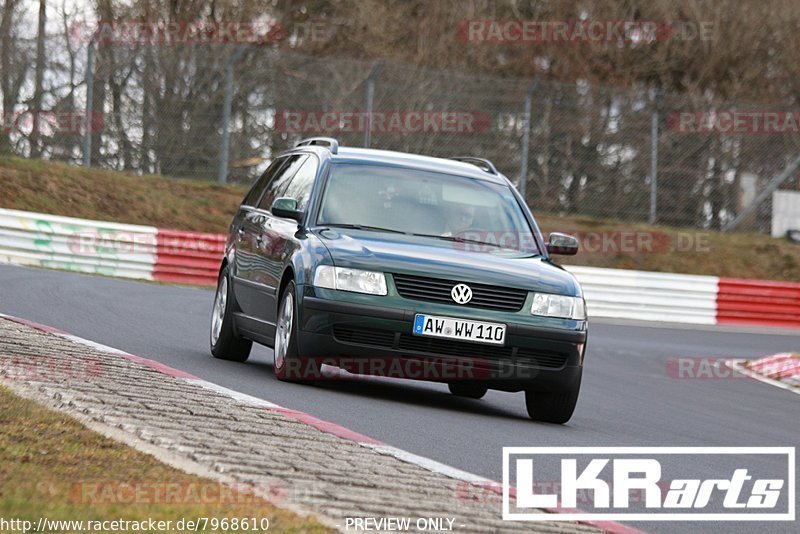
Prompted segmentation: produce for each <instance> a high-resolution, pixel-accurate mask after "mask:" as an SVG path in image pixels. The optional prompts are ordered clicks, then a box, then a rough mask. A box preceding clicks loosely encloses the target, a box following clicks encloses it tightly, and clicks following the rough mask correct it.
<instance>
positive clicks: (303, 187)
mask: <svg viewBox="0 0 800 534" xmlns="http://www.w3.org/2000/svg"><path fill="white" fill-rule="evenodd" d="M318 167H319V165H318V164H317V158H315V157H313V156H311V157H309V158H307V159H306V161H305V163H303V166H302V167H300V169H298V171H297V174H295V175H294V177H293V178H292V180H291V182H289V186H288V187H287V188H286V191H284V192H283V193H281V196H283V197H292V198H293V199H295V200H297V209H298V210H300V211H305V209H306V206H307V205H308V199H309V197H310V196H311V189H312V188H313V187H314V178H316V177H317V168H318Z"/></svg>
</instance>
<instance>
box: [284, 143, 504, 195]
mask: <svg viewBox="0 0 800 534" xmlns="http://www.w3.org/2000/svg"><path fill="white" fill-rule="evenodd" d="M297 151H300V152H314V153H316V154H318V155H320V156H323V157H325V156H326V155H327V156H328V157H330V159H331V161H332V162H335V163H356V164H364V163H375V164H383V165H393V166H398V167H407V168H410V169H418V170H425V171H432V172H441V173H445V174H454V175H458V176H465V177H470V178H477V179H479V180H486V181H488V182H493V183H497V184H504V185H506V184H508V180H507V179H506V177H505V176H503V175H502V174H492V173H489V172H486V171H484V170H483V169H481V168H480V167H477V166H475V165H473V164H471V163H466V162H463V161H456V160H452V159H447V158H435V157H433V156H422V155H419V154H409V153H407V152H395V151H393V150H379V149H375V148H355V147H346V146H339V149H338V151H337V153H336V154H332V153H331V152H330V150H328V148H327V147H322V146H314V145H311V146H308V145H307V146H302V147H298V148H297V149H294V150H292V151H291V152H297Z"/></svg>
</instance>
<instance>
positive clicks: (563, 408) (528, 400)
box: [525, 376, 581, 425]
mask: <svg viewBox="0 0 800 534" xmlns="http://www.w3.org/2000/svg"><path fill="white" fill-rule="evenodd" d="M580 389H581V379H580V376H578V379H577V380H576V381H575V382H574V384H572V385H571V386H568V387H566V388H564V389H562V390H559V391H536V390H533V389H528V390H525V407H526V408H527V409H528V416H529V417H530V418H531V419H533V420H534V421H541V422H543V423H555V424H559V425H563V424H564V423H566V422H567V421H569V420H570V418H571V417H572V413H573V412H574V411H575V405H576V404H577V403H578V394H579V393H580Z"/></svg>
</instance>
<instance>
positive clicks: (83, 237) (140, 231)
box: [0, 209, 158, 280]
mask: <svg viewBox="0 0 800 534" xmlns="http://www.w3.org/2000/svg"><path fill="white" fill-rule="evenodd" d="M157 233H158V230H157V229H156V228H154V227H151V226H138V225H129V224H119V223H111V222H99V221H91V220H88V219H76V218H73V217H60V216H56V215H45V214H41V213H31V212H26V211H18V210H9V209H0V262H2V263H16V264H20V265H30V266H34V267H45V268H51V269H65V270H68V271H77V272H82V273H93V274H101V275H105V276H117V277H122V278H138V279H144V280H152V272H153V264H154V263H155V261H156V252H157V250H156V249H157V246H156V235H157Z"/></svg>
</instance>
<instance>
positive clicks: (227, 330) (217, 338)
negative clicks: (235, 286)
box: [209, 265, 253, 362]
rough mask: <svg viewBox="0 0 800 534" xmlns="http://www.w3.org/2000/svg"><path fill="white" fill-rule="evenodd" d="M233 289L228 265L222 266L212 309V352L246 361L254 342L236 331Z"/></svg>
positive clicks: (217, 355)
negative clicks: (229, 279) (229, 278)
mask: <svg viewBox="0 0 800 534" xmlns="http://www.w3.org/2000/svg"><path fill="white" fill-rule="evenodd" d="M234 302H235V301H234V299H233V291H232V288H231V286H230V283H229V281H228V266H227V265H226V266H225V267H223V268H222V270H221V271H220V273H219V279H218V280H217V293H216V295H215V296H214V308H213V310H212V311H211V332H210V334H211V335H210V339H209V341H210V345H211V354H212V355H213V356H214V357H215V358H219V359H220V360H229V361H234V362H244V361H247V358H249V357H250V349H251V348H252V347H253V342H252V341H250V340H249V339H244V338H242V337H240V336H239V334H237V333H236V328H235V325H234V324H233V308H234Z"/></svg>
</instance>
